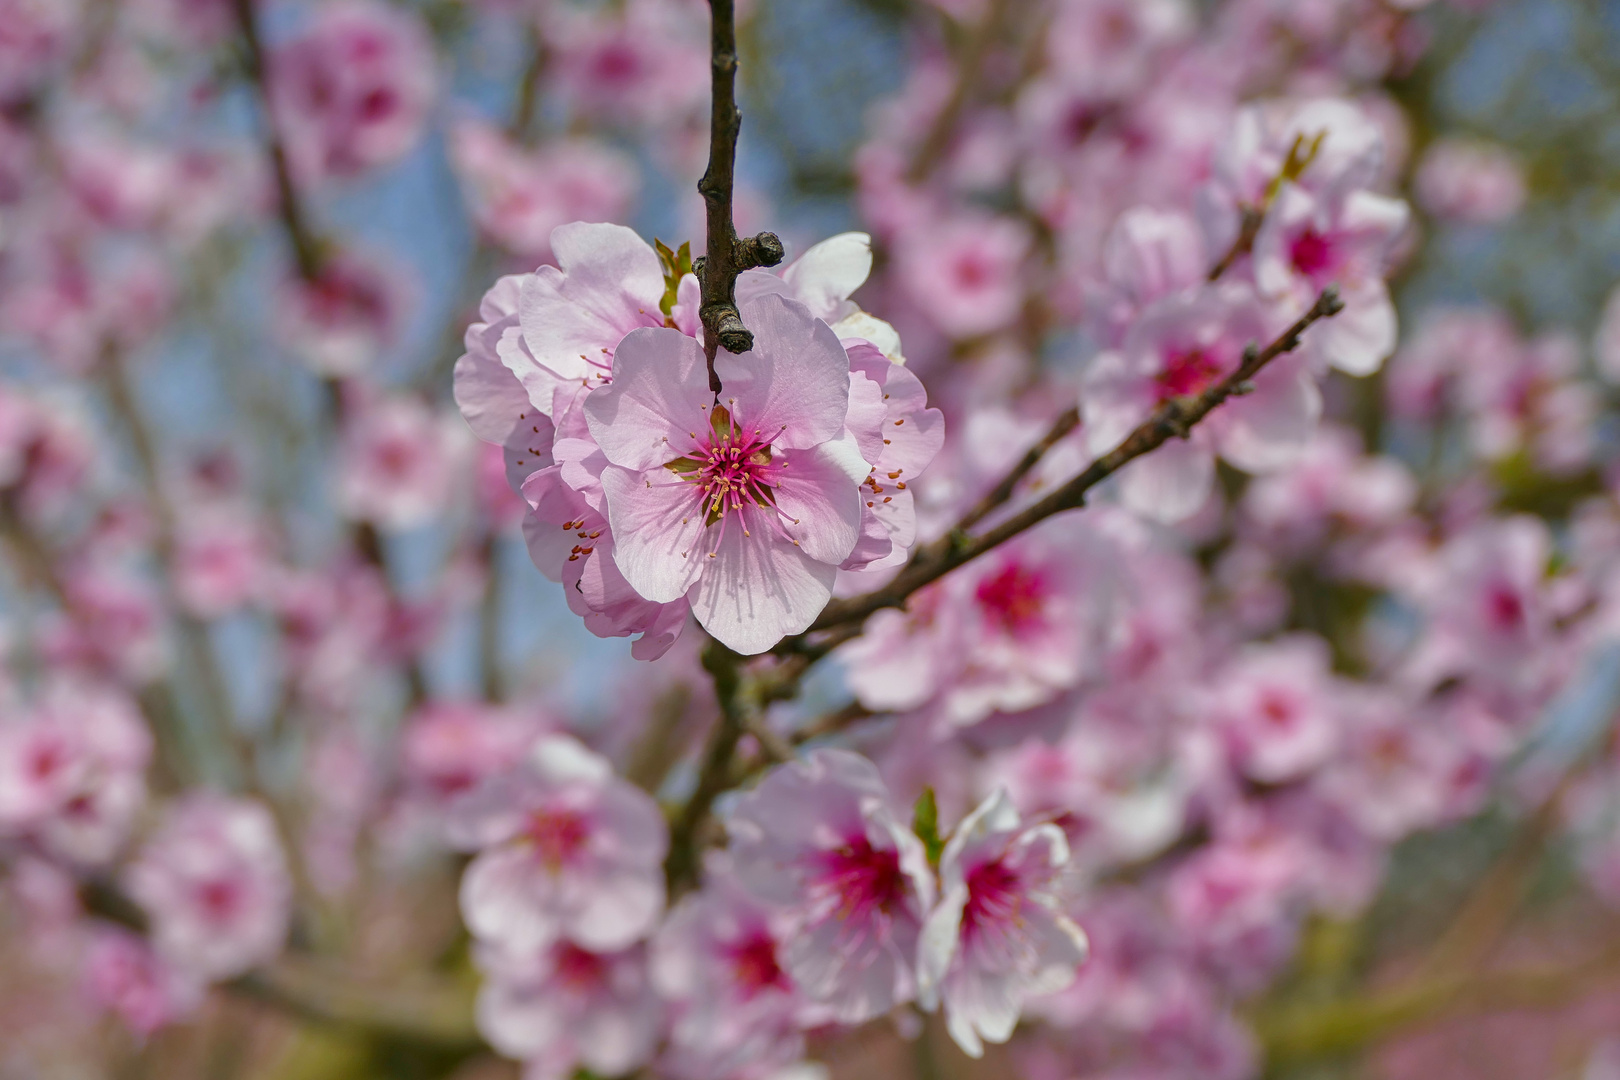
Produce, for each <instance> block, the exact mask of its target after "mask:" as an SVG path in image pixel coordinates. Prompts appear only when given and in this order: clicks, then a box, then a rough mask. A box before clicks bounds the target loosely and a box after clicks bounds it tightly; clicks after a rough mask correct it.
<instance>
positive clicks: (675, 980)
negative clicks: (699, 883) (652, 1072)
mask: <svg viewBox="0 0 1620 1080" xmlns="http://www.w3.org/2000/svg"><path fill="white" fill-rule="evenodd" d="M717 871H718V872H717ZM783 923H784V920H783V918H782V916H781V915H780V914H778V913H776V912H774V911H772V910H771V909H770V908H767V907H766V906H764V905H762V904H761V903H760V902H759V901H757V900H755V899H753V898H752V897H750V896H749V895H748V894H747V893H746V892H745V891H744V890H743V889H742V888H741V887H740V886H739V885H738V884H737V883H736V881H735V880H734V879H733V878H732V877H731V875H730V874H729V873H728V872H726V871H724V870H723V869H722V868H719V867H711V870H710V873H709V874H708V876H707V880H706V881H705V882H704V886H703V890H702V892H700V893H698V894H696V895H694V896H689V897H687V898H686V899H684V900H682V901H681V903H680V904H679V905H677V906H676V908H675V910H674V911H672V912H671V913H670V916H669V918H668V919H666V920H665V922H664V925H663V926H662V927H661V928H660V929H659V931H658V936H657V937H656V938H654V939H653V945H652V964H651V970H652V981H653V985H654V986H656V987H657V988H658V992H659V993H660V994H661V995H663V997H664V999H665V1000H666V1001H668V1002H670V1003H671V1014H672V1024H671V1029H670V1049H669V1050H668V1052H667V1053H666V1055H665V1059H664V1063H663V1069H664V1070H666V1071H668V1072H669V1073H670V1074H671V1075H673V1076H677V1077H686V1078H690V1080H710V1078H726V1077H748V1078H753V1077H763V1076H765V1075H766V1074H768V1073H769V1072H771V1071H772V1070H773V1069H774V1068H777V1067H780V1066H783V1065H787V1064H790V1063H791V1062H793V1061H796V1060H798V1059H799V1057H800V1056H801V1055H802V1054H803V1053H804V1038H803V1036H802V1035H801V1034H800V1031H799V1027H800V1023H801V1020H802V1019H803V1018H804V1014H805V1011H806V1010H805V1004H804V1002H803V1001H802V1000H801V999H800V997H799V994H798V991H797V988H796V987H795V986H794V984H793V980H792V979H791V978H790V977H789V976H788V974H787V972H786V971H785V970H783V968H782V962H781V960H780V957H781V953H782V949H783V947H784V941H785V937H784V931H785V927H784V925H783Z"/></svg>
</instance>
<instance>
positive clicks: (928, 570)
mask: <svg viewBox="0 0 1620 1080" xmlns="http://www.w3.org/2000/svg"><path fill="white" fill-rule="evenodd" d="M1343 308H1344V303H1343V301H1341V300H1340V299H1339V292H1338V290H1337V289H1336V288H1334V287H1333V286H1331V285H1330V286H1328V287H1327V288H1326V289H1323V290H1322V293H1321V295H1319V296H1318V297H1317V298H1316V303H1314V304H1312V305H1311V308H1310V310H1309V311H1307V312H1306V313H1305V314H1304V315H1302V316H1300V318H1299V320H1298V321H1297V322H1295V323H1294V324H1293V325H1292V326H1290V327H1289V328H1288V329H1287V330H1285V331H1283V333H1282V335H1281V336H1280V337H1278V338H1277V339H1276V340H1275V341H1273V342H1272V343H1271V344H1270V345H1267V346H1266V347H1265V348H1264V349H1255V348H1253V347H1252V346H1251V347H1250V348H1249V350H1248V351H1247V352H1245V353H1244V357H1243V362H1242V363H1241V364H1239V365H1238V367H1237V370H1235V371H1233V372H1232V373H1231V374H1230V375H1228V376H1227V377H1226V378H1224V379H1222V380H1221V381H1220V382H1218V383H1216V384H1215V385H1213V386H1211V387H1210V388H1209V389H1207V390H1205V391H1204V392H1203V393H1201V394H1198V395H1196V396H1192V397H1183V398H1172V399H1171V400H1169V401H1166V402H1165V403H1164V404H1163V405H1160V406H1159V408H1158V409H1156V410H1155V411H1154V413H1153V415H1152V416H1150V417H1148V418H1147V419H1146V420H1144V421H1143V422H1142V423H1141V424H1140V425H1139V426H1138V427H1137V428H1136V430H1135V431H1132V432H1131V433H1130V435H1128V436H1126V438H1125V441H1124V442H1122V443H1120V444H1119V445H1118V446H1116V447H1115V448H1114V449H1113V450H1111V451H1109V452H1108V453H1106V454H1104V455H1103V456H1102V457H1100V458H1098V459H1097V460H1096V461H1093V462H1092V463H1091V464H1090V465H1088V466H1087V467H1086V468H1085V470H1084V471H1082V472H1081V473H1080V475H1078V476H1076V477H1075V478H1074V479H1072V480H1070V481H1069V482H1068V483H1066V484H1064V485H1063V486H1061V487H1059V488H1058V489H1057V490H1055V491H1053V492H1051V493H1050V494H1048V495H1047V496H1045V497H1044V498H1042V499H1040V500H1039V501H1037V502H1035V503H1033V504H1032V505H1030V506H1028V507H1026V508H1025V509H1023V510H1021V511H1019V512H1018V513H1016V514H1014V515H1012V516H1011V517H1009V518H1007V519H1006V520H1005V521H1003V522H1001V523H1000V524H999V525H997V526H996V527H995V528H993V529H991V530H989V531H988V532H986V533H983V534H980V535H978V536H971V535H969V534H968V532H967V526H966V525H963V524H961V523H959V524H958V525H957V526H956V527H955V528H953V529H952V530H951V531H950V532H948V533H947V534H946V535H944V536H943V537H941V538H940V539H938V540H935V541H934V542H932V543H930V544H925V545H923V546H922V547H919V548H918V549H917V551H916V552H915V553H914V554H913V555H912V557H911V561H910V562H909V563H907V564H906V566H905V568H904V569H903V570H901V571H900V573H898V574H896V575H895V577H894V580H893V581H891V582H890V583H889V584H888V585H886V586H884V587H883V588H881V589H876V590H874V591H872V592H869V593H867V594H865V595H864V596H856V597H851V598H850V599H847V600H835V601H833V602H832V603H830V604H828V605H827V608H826V610H824V611H823V612H822V613H821V617H820V618H818V619H817V620H816V621H815V623H814V624H812V625H811V627H810V629H809V631H807V632H806V633H815V632H816V631H823V630H831V631H835V633H834V634H833V635H832V638H836V639H838V641H839V642H842V641H847V640H848V639H849V638H851V637H854V636H855V635H856V634H858V633H859V630H858V629H857V630H855V632H854V633H850V632H849V630H850V628H851V627H858V626H859V624H860V623H861V621H862V620H864V619H865V618H866V617H867V616H868V615H870V614H872V613H873V612H874V611H877V610H879V609H881V608H886V607H903V606H904V605H905V602H906V599H907V598H908V597H910V596H911V594H912V593H914V592H916V591H917V590H918V589H920V588H922V587H923V586H925V585H928V584H930V583H932V582H934V581H937V580H938V579H939V578H941V577H943V576H944V575H946V574H947V573H949V572H950V571H952V570H954V569H956V568H957V567H958V566H961V565H962V564H963V563H966V562H970V561H972V560H973V559H976V558H978V557H979V556H980V555H983V554H984V553H985V552H987V551H989V550H991V549H992V548H995V547H998V546H1000V545H1001V544H1004V543H1006V542H1007V541H1008V540H1011V539H1012V538H1013V537H1015V536H1017V535H1018V534H1019V533H1021V532H1024V531H1025V530H1026V529H1029V528H1032V527H1033V526H1035V525H1038V524H1039V523H1040V522H1042V521H1045V520H1046V519H1047V518H1049V517H1051V516H1052V515H1054V514H1060V513H1062V512H1064V511H1065V510H1074V509H1077V508H1079V507H1081V506H1083V505H1085V498H1086V493H1087V492H1088V491H1090V490H1091V489H1092V488H1094V487H1096V486H1097V485H1098V484H1100V483H1102V482H1103V481H1104V480H1106V479H1108V478H1109V477H1110V476H1112V475H1114V474H1115V473H1117V472H1118V471H1119V470H1120V469H1122V468H1124V467H1125V466H1126V465H1128V464H1130V463H1131V462H1132V461H1135V460H1136V459H1137V458H1139V457H1142V456H1143V455H1144V454H1147V453H1150V452H1151V451H1153V450H1156V449H1158V448H1159V447H1160V446H1163V445H1164V444H1165V443H1166V442H1167V441H1168V440H1170V439H1171V438H1173V437H1174V438H1186V437H1187V435H1188V433H1189V432H1190V431H1191V430H1192V428H1193V426H1194V425H1196V424H1197V423H1198V422H1199V421H1201V420H1203V419H1204V417H1206V416H1208V415H1209V414H1210V413H1211V412H1212V411H1213V410H1214V409H1215V408H1216V407H1218V406H1219V405H1221V404H1222V403H1223V402H1225V401H1226V399H1227V398H1229V397H1233V396H1235V395H1239V394H1243V393H1247V392H1248V390H1249V388H1250V387H1249V380H1251V379H1253V378H1254V377H1255V375H1257V374H1258V373H1259V372H1260V370H1261V369H1262V368H1264V367H1265V366H1266V365H1267V364H1269V363H1270V362H1271V361H1273V360H1275V359H1276V358H1277V357H1279V356H1282V355H1283V354H1284V353H1289V352H1292V351H1294V350H1295V349H1297V348H1298V347H1299V340H1300V335H1302V334H1303V333H1304V332H1305V331H1306V330H1307V329H1309V328H1310V326H1311V325H1312V324H1313V323H1315V322H1317V321H1318V320H1320V319H1326V318H1330V317H1332V316H1334V315H1337V314H1338V313H1339V312H1340V311H1341V310H1342V309H1343ZM1060 437H1061V436H1060ZM1053 441H1054V442H1055V441H1056V440H1053ZM1026 460H1027V459H1026ZM1023 467H1024V462H1019V465H1018V466H1016V467H1015V468H1014V474H1019V473H1018V470H1019V469H1021V468H1023ZM1031 467H1032V465H1031ZM1027 471H1028V469H1024V472H1027ZM1012 480H1013V485H1014V486H1016V483H1017V475H1013V476H1012ZM1003 484H1005V481H1004V482H1003ZM1002 486H1003V485H997V487H996V489H995V490H996V491H1000V490H1001V488H1002ZM1009 490H1010V489H1009ZM982 505H983V504H982V503H981V506H982ZM978 511H979V507H975V508H974V509H973V510H971V511H969V515H968V517H967V518H964V519H963V521H964V522H967V523H968V524H972V521H970V520H969V518H972V519H973V520H978V519H977V518H974V517H973V515H974V514H977V513H978ZM827 647H828V640H821V641H818V642H817V643H816V644H815V645H814V646H812V648H813V649H815V650H816V651H817V652H818V653H819V652H820V651H821V650H825V649H826V648H827ZM778 651H781V652H789V653H794V652H799V653H802V652H804V651H805V643H804V635H799V636H798V637H795V638H789V639H787V640H786V641H784V642H783V644H782V645H781V646H778Z"/></svg>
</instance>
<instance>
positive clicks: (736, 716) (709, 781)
mask: <svg viewBox="0 0 1620 1080" xmlns="http://www.w3.org/2000/svg"><path fill="white" fill-rule="evenodd" d="M728 6H729V5H728ZM741 664H742V658H741V657H739V656H738V655H737V654H736V653H734V652H732V651H731V650H730V649H728V648H726V647H725V646H724V645H722V644H720V643H719V642H718V641H710V642H709V644H708V647H707V648H705V649H704V650H703V666H704V668H705V669H706V670H707V671H708V672H709V676H710V677H711V678H712V679H714V693H715V697H716V698H718V699H719V701H720V718H719V719H718V720H717V721H716V722H715V725H714V731H713V732H711V733H710V735H709V742H708V745H707V746H705V747H704V750H703V763H702V765H701V766H700V767H699V772H698V780H697V787H695V788H694V789H693V790H692V794H691V797H689V798H688V799H687V800H686V804H685V805H684V806H682V807H681V811H680V814H679V816H678V817H676V819H675V821H674V823H673V824H672V825H671V826H670V835H669V856H668V857H667V858H666V859H665V860H664V876H665V878H666V879H667V881H668V883H669V895H670V900H671V901H673V900H674V899H675V897H676V896H677V895H679V894H680V893H682V892H684V891H685V890H686V889H687V888H689V887H690V886H692V885H694V884H696V883H697V881H698V878H699V877H700V876H701V874H702V871H703V845H702V843H701V842H700V833H701V831H702V828H703V825H704V824H705V823H706V822H707V821H708V819H709V808H710V807H712V806H713V805H714V800H715V799H716V798H717V797H718V796H719V795H720V793H721V792H723V791H725V790H726V789H727V788H729V787H730V786H731V772H732V765H731V763H732V759H733V758H734V757H735V756H736V754H737V743H738V741H739V740H740V739H741V738H742V736H743V731H744V730H745V729H746V727H747V724H748V719H747V715H746V713H745V707H744V705H743V702H742V677H741V670H740V669H741Z"/></svg>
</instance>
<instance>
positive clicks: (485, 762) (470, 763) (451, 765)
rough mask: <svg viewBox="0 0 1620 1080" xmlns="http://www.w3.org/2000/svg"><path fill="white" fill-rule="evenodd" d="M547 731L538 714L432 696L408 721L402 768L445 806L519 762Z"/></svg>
mask: <svg viewBox="0 0 1620 1080" xmlns="http://www.w3.org/2000/svg"><path fill="white" fill-rule="evenodd" d="M542 730H543V728H542V724H541V722H540V721H539V720H538V719H531V718H528V717H524V716H522V715H519V714H517V713H516V712H514V711H512V710H507V709H501V708H497V707H493V706H489V705H484V704H481V703H475V702H457V701H432V702H429V703H428V704H426V705H424V706H422V708H420V709H418V710H417V711H416V712H415V713H413V714H412V715H411V716H410V717H409V718H408V719H407V720H406V722H405V731H404V736H403V738H402V739H401V741H400V771H401V773H402V774H403V775H404V778H405V782H406V784H407V785H409V787H410V788H411V790H413V791H415V792H417V793H419V794H421V795H422V796H423V797H425V798H426V799H427V800H428V801H430V802H431V803H433V804H435V806H437V807H438V808H440V809H442V808H444V807H446V806H448V805H450V804H451V803H453V802H454V801H456V800H457V799H459V798H460V797H462V796H464V795H468V794H470V793H472V792H473V791H476V790H477V788H478V786H479V785H480V784H482V783H483V782H484V781H485V780H488V779H489V778H491V777H493V776H496V775H498V774H500V773H502V772H505V771H506V770H508V769H511V768H513V767H515V766H517V765H518V764H519V762H520V761H521V759H522V757H523V754H524V752H525V751H526V750H527V749H528V748H529V746H530V744H532V743H533V742H534V740H535V738H536V736H538V735H539V734H540V732H541V731H542Z"/></svg>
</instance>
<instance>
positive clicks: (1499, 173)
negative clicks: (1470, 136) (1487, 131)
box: [1414, 139, 1527, 224]
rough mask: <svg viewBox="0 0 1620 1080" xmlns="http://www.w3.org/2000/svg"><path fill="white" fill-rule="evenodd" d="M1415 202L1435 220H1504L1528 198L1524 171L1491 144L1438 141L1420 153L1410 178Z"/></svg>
mask: <svg viewBox="0 0 1620 1080" xmlns="http://www.w3.org/2000/svg"><path fill="white" fill-rule="evenodd" d="M1414 183H1415V185H1416V188H1417V197H1418V202H1419V203H1420V204H1421V205H1422V206H1423V208H1424V209H1425V210H1427V211H1428V212H1429V213H1431V214H1433V215H1435V216H1436V217H1439V218H1447V219H1450V220H1454V221H1463V222H1468V223H1472V224H1492V223H1494V222H1498V221H1505V220H1506V219H1508V218H1510V217H1512V216H1513V215H1514V214H1516V213H1518V212H1519V208H1520V207H1522V206H1523V205H1524V200H1525V197H1526V195H1527V192H1526V190H1525V181H1524V170H1523V168H1522V167H1521V166H1520V165H1519V163H1518V161H1517V160H1516V159H1515V158H1514V157H1513V155H1512V154H1511V153H1509V152H1508V151H1507V150H1505V149H1503V148H1502V147H1500V146H1495V145H1493V144H1491V143H1483V142H1475V141H1471V140H1466V139H1440V140H1437V141H1436V142H1434V143H1432V144H1430V146H1429V148H1428V149H1427V150H1425V151H1424V152H1423V160H1422V161H1420V162H1419V163H1418V170H1417V176H1416V178H1415V179H1414Z"/></svg>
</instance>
